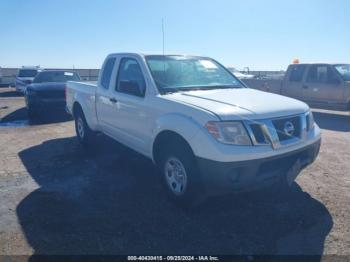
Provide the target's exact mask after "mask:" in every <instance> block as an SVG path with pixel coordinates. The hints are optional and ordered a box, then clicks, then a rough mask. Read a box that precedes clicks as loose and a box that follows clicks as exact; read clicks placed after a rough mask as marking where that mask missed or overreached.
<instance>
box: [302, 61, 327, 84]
mask: <svg viewBox="0 0 350 262" xmlns="http://www.w3.org/2000/svg"><path fill="white" fill-rule="evenodd" d="M331 74H332V72H331V71H330V70H329V68H328V66H327V65H313V66H311V67H310V69H309V72H308V75H307V82H309V83H328V82H330V81H329V80H330V78H331Z"/></svg>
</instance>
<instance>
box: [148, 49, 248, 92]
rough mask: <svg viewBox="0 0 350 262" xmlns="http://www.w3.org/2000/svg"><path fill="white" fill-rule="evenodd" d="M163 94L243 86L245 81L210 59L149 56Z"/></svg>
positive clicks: (150, 67) (155, 78)
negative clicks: (242, 82)
mask: <svg viewBox="0 0 350 262" xmlns="http://www.w3.org/2000/svg"><path fill="white" fill-rule="evenodd" d="M146 61H147V64H148V67H149V69H150V71H151V73H152V76H153V79H154V81H155V83H156V85H157V87H158V89H159V92H160V93H167V92H177V91H187V90H211V89H220V88H241V87H244V86H243V85H242V84H241V82H240V81H239V80H238V79H237V78H236V77H235V76H233V75H232V74H231V73H229V72H228V70H226V69H225V68H224V67H223V66H221V65H220V64H218V63H217V62H215V61H214V60H211V59H209V58H200V57H187V56H162V55H158V56H146Z"/></svg>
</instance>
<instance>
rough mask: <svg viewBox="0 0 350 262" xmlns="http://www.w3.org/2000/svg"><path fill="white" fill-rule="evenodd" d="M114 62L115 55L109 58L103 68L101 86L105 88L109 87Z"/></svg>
mask: <svg viewBox="0 0 350 262" xmlns="http://www.w3.org/2000/svg"><path fill="white" fill-rule="evenodd" d="M114 64H115V57H112V58H109V59H108V60H107V62H106V64H105V66H104V68H103V73H102V78H101V86H102V87H103V88H105V89H108V88H109V83H110V82H111V75H112V71H113V68H114Z"/></svg>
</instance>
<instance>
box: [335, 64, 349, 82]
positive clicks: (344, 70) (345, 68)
mask: <svg viewBox="0 0 350 262" xmlns="http://www.w3.org/2000/svg"><path fill="white" fill-rule="evenodd" d="M334 68H335V70H337V71H338V73H339V74H340V76H341V77H342V78H343V80H344V81H350V65H349V64H344V65H334Z"/></svg>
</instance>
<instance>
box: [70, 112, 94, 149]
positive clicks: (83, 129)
mask: <svg viewBox="0 0 350 262" xmlns="http://www.w3.org/2000/svg"><path fill="white" fill-rule="evenodd" d="M75 131H76V134H77V137H78V140H79V142H80V143H82V144H83V145H89V144H91V143H92V142H93V140H94V139H95V132H94V131H92V130H91V129H90V127H89V126H88V124H87V122H86V119H85V116H84V113H83V112H82V110H81V109H79V110H77V112H76V114H75Z"/></svg>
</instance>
